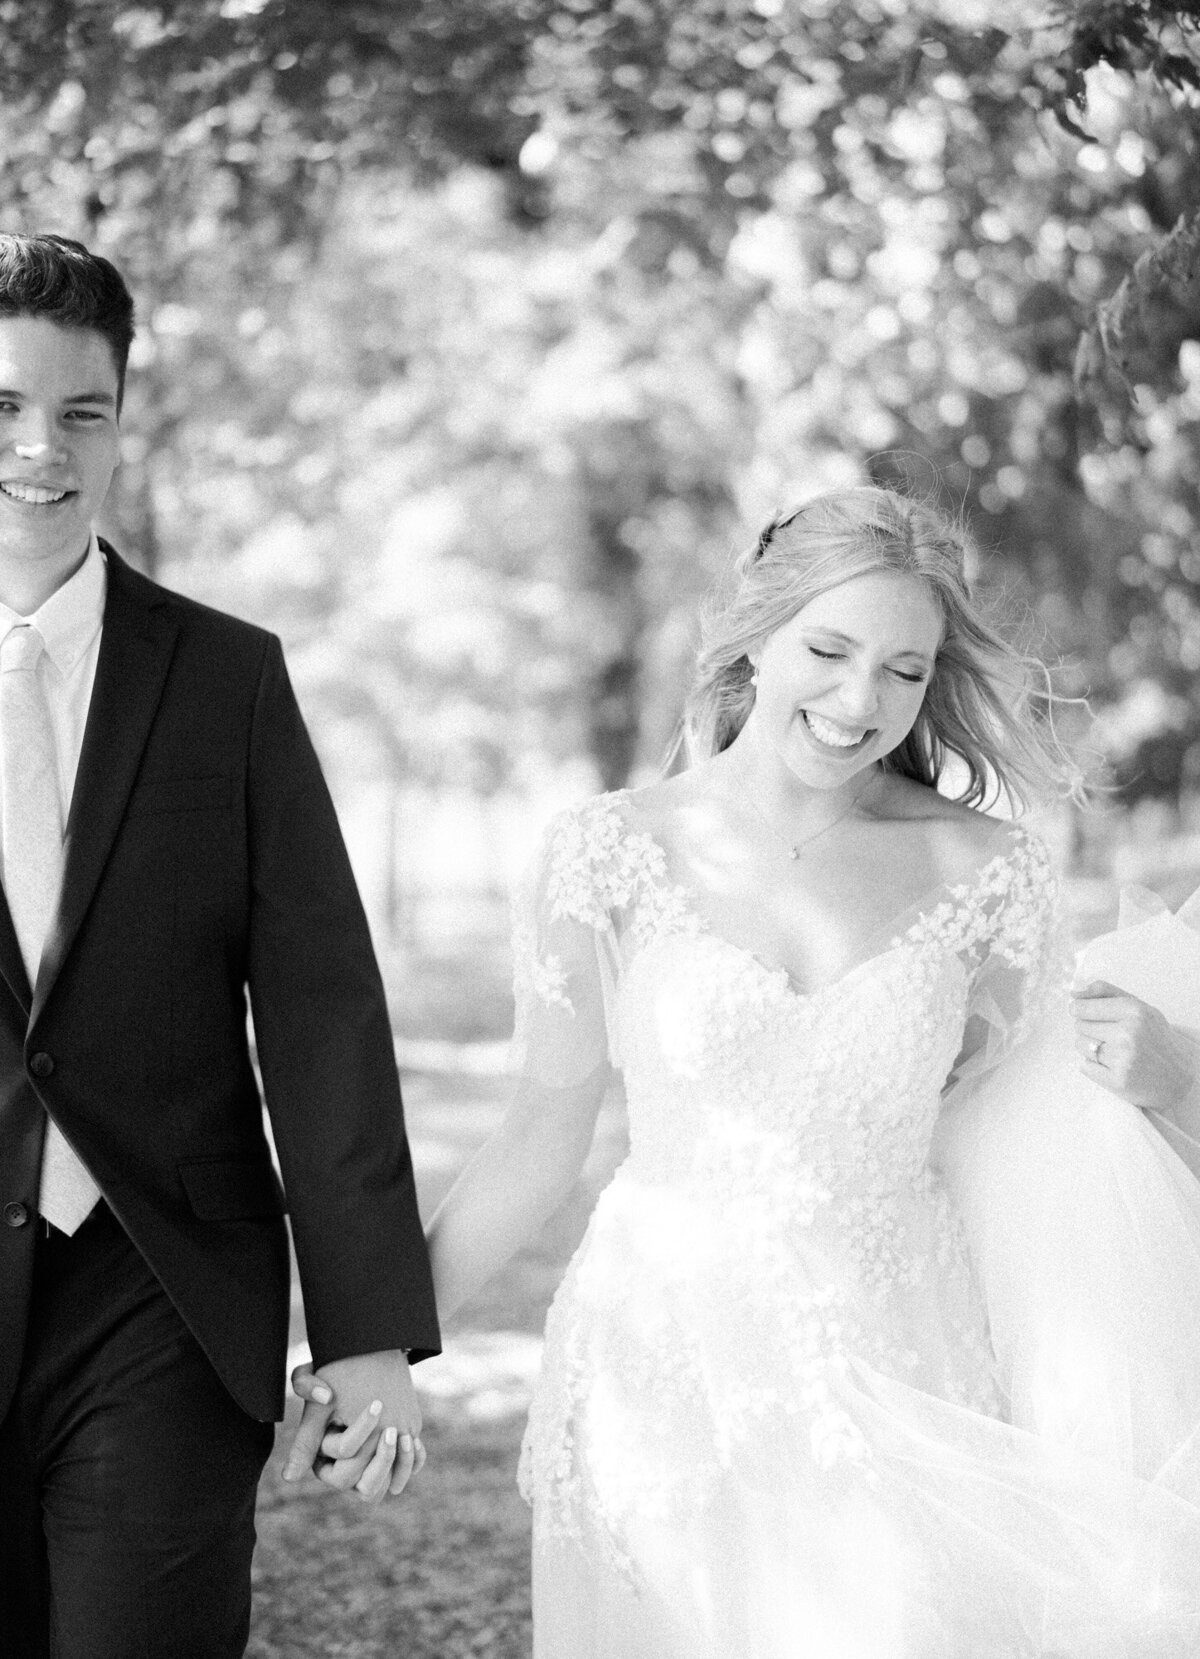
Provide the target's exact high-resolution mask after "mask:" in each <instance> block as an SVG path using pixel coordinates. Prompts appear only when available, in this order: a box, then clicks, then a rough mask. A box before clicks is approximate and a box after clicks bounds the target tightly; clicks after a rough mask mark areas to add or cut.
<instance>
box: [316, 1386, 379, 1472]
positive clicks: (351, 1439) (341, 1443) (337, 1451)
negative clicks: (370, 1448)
mask: <svg viewBox="0 0 1200 1659" xmlns="http://www.w3.org/2000/svg"><path fill="white" fill-rule="evenodd" d="M382 1411H383V1401H382V1400H372V1401H371V1403H370V1405H369V1406H366V1407H365V1408H364V1409H363V1410H362V1411H360V1412H359V1414H358V1416H357V1417H356V1418H355V1419H354V1421H353V1423H351V1424H350V1425H349V1426H348V1427H346V1428H341V1429H334V1430H332V1431H331V1432H330V1433H329V1434H327V1435H326V1436H325V1437H324V1439H323V1440H322V1441H321V1452H322V1454H323V1455H324V1456H325V1457H329V1458H333V1460H334V1461H335V1462H336V1461H337V1460H338V1459H339V1458H343V1457H355V1456H356V1455H357V1454H358V1453H359V1452H361V1451H362V1449H363V1447H364V1446H365V1445H366V1443H367V1441H368V1440H369V1439H370V1437H371V1436H372V1435H373V1434H374V1433H375V1430H376V1429H377V1428H378V1427H379V1418H380V1414H381V1413H382Z"/></svg>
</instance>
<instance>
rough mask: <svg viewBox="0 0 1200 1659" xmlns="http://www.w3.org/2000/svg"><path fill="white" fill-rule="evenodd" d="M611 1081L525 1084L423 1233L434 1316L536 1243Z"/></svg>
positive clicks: (565, 1191) (580, 1159)
mask: <svg viewBox="0 0 1200 1659" xmlns="http://www.w3.org/2000/svg"><path fill="white" fill-rule="evenodd" d="M609 1074H610V1068H609V1066H608V1065H607V1064H602V1065H600V1066H598V1067H597V1068H596V1070H595V1071H593V1072H592V1073H591V1074H590V1076H588V1077H586V1078H584V1079H583V1080H582V1082H580V1083H576V1084H573V1085H571V1087H569V1088H559V1089H556V1088H550V1087H548V1086H547V1085H545V1084H534V1083H531V1082H529V1081H522V1083H521V1084H519V1085H518V1088H517V1092H516V1095H515V1097H514V1099H513V1102H512V1105H511V1106H510V1107H509V1110H508V1112H507V1114H506V1115H505V1118H504V1121H503V1122H502V1123H501V1125H500V1127H499V1128H498V1129H497V1130H496V1131H495V1133H494V1134H492V1135H491V1136H490V1137H489V1138H488V1140H487V1141H485V1142H484V1144H483V1146H481V1147H480V1149H479V1151H478V1152H476V1153H475V1155H474V1157H473V1158H472V1159H471V1160H470V1162H469V1163H468V1164H467V1166H466V1168H465V1169H464V1170H463V1172H462V1174H461V1175H460V1176H459V1177H458V1179H457V1181H455V1183H454V1185H453V1187H452V1188H451V1189H450V1192H449V1193H448V1194H447V1196H446V1198H445V1199H444V1200H443V1202H442V1203H441V1205H440V1206H439V1207H438V1210H437V1213H436V1214H435V1215H434V1218H433V1221H432V1222H431V1223H430V1226H429V1229H428V1235H427V1237H428V1243H429V1253H430V1259H431V1261H432V1264H433V1280H434V1289H435V1291H436V1295H437V1305H438V1312H439V1314H440V1316H441V1317H442V1318H443V1319H450V1318H451V1317H452V1316H453V1315H454V1314H455V1313H456V1312H457V1311H458V1309H459V1308H461V1307H462V1305H463V1303H464V1302H467V1301H469V1300H470V1298H471V1297H472V1296H473V1295H474V1294H475V1292H476V1291H478V1290H479V1289H481V1288H482V1286H483V1285H485V1284H486V1283H487V1281H488V1280H489V1279H490V1278H492V1276H493V1275H494V1274H496V1273H498V1272H499V1270H500V1269H501V1268H502V1267H503V1266H504V1264H505V1263H506V1262H507V1261H508V1260H510V1258H511V1257H512V1256H514V1255H515V1254H516V1252H517V1251H518V1250H519V1249H520V1248H521V1246H522V1245H524V1244H527V1243H528V1242H529V1241H530V1239H532V1238H534V1237H535V1236H536V1234H537V1233H538V1232H539V1231H540V1230H541V1228H542V1226H543V1225H544V1224H545V1222H546V1221H547V1220H548V1218H549V1217H550V1216H551V1215H553V1213H554V1211H555V1210H557V1209H558V1208H559V1207H560V1205H562V1204H563V1203H564V1202H565V1200H566V1198H567V1197H568V1195H569V1194H570V1192H571V1189H572V1187H573V1186H574V1185H575V1182H576V1181H577V1180H578V1179H579V1174H580V1171H581V1170H582V1168H583V1165H584V1161H585V1160H586V1158H587V1155H588V1149H589V1148H590V1146H591V1144H592V1138H593V1135H594V1133H595V1127H596V1114H597V1112H598V1111H599V1108H600V1103H601V1101H602V1099H603V1098H604V1090H605V1086H606V1084H607V1081H608V1077H609Z"/></svg>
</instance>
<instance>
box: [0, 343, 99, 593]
mask: <svg viewBox="0 0 1200 1659" xmlns="http://www.w3.org/2000/svg"><path fill="white" fill-rule="evenodd" d="M117 396H118V382H117V368H116V364H115V363H114V361H113V357H112V352H111V351H110V350H109V346H108V342H107V341H106V340H105V338H104V336H103V335H102V334H97V333H96V332H95V330H94V329H90V328H64V327H62V326H60V325H59V324H58V323H51V322H47V321H46V320H45V319H44V318H42V317H0V565H5V566H7V567H8V568H9V569H10V570H12V569H14V568H15V567H16V566H24V567H27V568H28V574H29V575H31V576H32V575H34V567H36V572H37V574H38V576H39V577H42V578H46V577H52V578H57V580H58V581H65V579H66V577H67V576H69V575H70V573H71V571H72V570H73V569H74V568H75V566H76V565H78V564H79V562H80V560H81V559H82V558H83V556H84V554H85V553H86V551H87V547H88V539H89V536H90V534H91V527H92V520H93V519H94V517H95V515H96V513H97V512H98V510H99V508H100V506H101V504H102V503H103V501H104V498H105V496H106V495H107V494H108V486H109V484H110V483H111V481H112V475H113V472H114V470H115V468H116V465H117V459H118V433H117Z"/></svg>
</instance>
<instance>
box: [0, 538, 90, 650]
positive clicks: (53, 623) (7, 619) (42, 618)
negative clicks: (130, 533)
mask: <svg viewBox="0 0 1200 1659" xmlns="http://www.w3.org/2000/svg"><path fill="white" fill-rule="evenodd" d="M107 585H108V584H107V572H106V570H105V566H104V555H103V553H101V551H100V543H99V542H98V541H97V539H96V532H95V531H94V530H93V531H92V538H91V541H90V542H89V543H88V550H87V553H86V554H85V555H84V560H83V563H82V564H81V565H80V567H79V569H78V570H77V571H76V572H75V574H74V575H73V576H70V577H68V579H67V580H66V581H65V582H64V583H63V585H62V587H60V588H55V590H54V592H53V593H52V594H51V595H50V597H49V599H47V600H46V601H45V603H44V604H42V605H40V606H39V607H38V609H37V610H36V611H34V613H33V615H32V616H18V615H17V613H16V611H14V610H11V609H10V608H9V607H8V606H7V605H5V604H3V603H0V639H3V637H4V635H5V634H7V633H8V631H9V629H10V628H15V627H16V626H17V625H18V624H20V623H23V622H28V623H30V624H31V625H32V626H33V627H35V628H36V629H37V631H38V633H39V634H41V636H42V639H43V640H44V641H45V645H46V655H47V656H48V657H49V659H50V661H51V662H52V663H53V664H54V666H55V668H56V669H57V670H58V672H59V673H60V674H61V675H63V676H64V677H65V676H66V675H68V674H69V673H70V672H71V670H72V669H73V668H74V667H75V665H76V663H77V662H78V661H79V659H80V657H82V656H83V654H84V652H85V651H86V650H87V649H88V647H89V646H90V645H91V643H92V641H93V640H94V639H95V637H96V635H97V634H98V633H99V632H100V625H101V623H102V622H103V620H104V597H105V592H106V589H107Z"/></svg>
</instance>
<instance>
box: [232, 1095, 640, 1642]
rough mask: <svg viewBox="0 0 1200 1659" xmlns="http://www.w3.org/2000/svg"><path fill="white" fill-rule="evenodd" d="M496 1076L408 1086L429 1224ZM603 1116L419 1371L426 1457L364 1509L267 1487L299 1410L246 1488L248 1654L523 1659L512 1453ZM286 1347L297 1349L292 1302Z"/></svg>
mask: <svg viewBox="0 0 1200 1659" xmlns="http://www.w3.org/2000/svg"><path fill="white" fill-rule="evenodd" d="M504 1092H505V1086H504V1083H503V1081H502V1080H501V1079H493V1078H475V1077H466V1078H463V1077H439V1076H431V1075H420V1074H418V1075H416V1076H413V1077H409V1078H406V1083H405V1102H406V1108H407V1115H408V1123H409V1133H410V1137H411V1140H412V1145H413V1156H414V1162H415V1164H416V1168H417V1181H418V1187H419V1189H420V1194H421V1207H422V1210H423V1212H424V1213H425V1214H426V1215H428V1214H429V1213H430V1212H431V1210H432V1209H433V1208H434V1207H435V1206H436V1205H437V1203H438V1202H439V1201H440V1199H441V1197H442V1195H443V1193H444V1192H445V1191H446V1189H447V1187H448V1186H449V1184H450V1182H451V1180H452V1179H453V1177H454V1175H455V1173H456V1172H457V1171H458V1169H459V1168H461V1166H462V1164H463V1163H464V1162H465V1161H466V1159H467V1157H468V1156H469V1155H470V1153H471V1151H472V1150H473V1148H474V1147H475V1146H476V1145H478V1143H479V1142H480V1141H481V1140H482V1139H483V1138H484V1136H485V1135H486V1134H487V1133H488V1131H489V1129H490V1128H491V1126H492V1124H493V1123H494V1122H495V1121H496V1119H497V1117H498V1115H499V1113H500V1112H501V1111H502V1110H503V1105H504ZM623 1144H624V1143H623V1130H622V1120H621V1114H620V1111H619V1109H616V1108H613V1109H606V1111H605V1112H604V1114H602V1118H601V1124H600V1131H599V1133H598V1135H597V1141H596V1146H595V1148H594V1150H593V1154H592V1157H591V1159H590V1160H589V1164H588V1167H587V1170H586V1171H585V1173H584V1177H583V1180H582V1181H581V1183H580V1187H579V1191H578V1193H577V1195H576V1196H575V1198H574V1199H573V1200H572V1201H571V1202H570V1203H569V1204H568V1205H567V1206H566V1207H565V1208H564V1210H563V1211H562V1212H561V1213H560V1214H559V1215H557V1216H555V1217H554V1218H553V1220H552V1221H551V1222H550V1223H549V1225H548V1226H547V1228H546V1229H545V1232H544V1234H543V1236H542V1238H541V1239H540V1240H539V1241H538V1242H537V1244H536V1245H535V1246H533V1247H531V1248H530V1249H529V1250H526V1251H524V1252H523V1253H522V1254H521V1255H520V1256H518V1257H517V1258H516V1260H515V1261H514V1262H513V1263H512V1264H511V1265H510V1266H509V1267H508V1268H506V1269H505V1270H504V1271H503V1272H502V1273H500V1274H499V1275H497V1277H496V1279H495V1280H494V1281H493V1282H492V1284H491V1285H489V1286H488V1287H487V1290H486V1292H485V1294H484V1295H482V1296H480V1297H479V1299H478V1301H477V1302H476V1303H475V1304H474V1305H473V1306H472V1307H470V1308H467V1309H465V1310H464V1312H463V1315H462V1317H461V1318H460V1319H459V1320H458V1321H456V1323H455V1325H454V1327H453V1328H452V1329H451V1330H450V1331H448V1332H447V1333H446V1347H447V1352H446V1353H445V1354H444V1355H443V1356H442V1357H441V1358H440V1359H437V1360H429V1361H426V1362H425V1363H424V1364H423V1365H421V1366H419V1367H418V1368H417V1370H416V1372H415V1376H416V1379H417V1384H418V1388H419V1390H420V1393H421V1397H422V1406H423V1409H424V1412H425V1424H426V1427H425V1436H424V1438H425V1442H426V1445H427V1447H428V1451H429V1462H428V1464H427V1465H426V1467H425V1469H424V1470H423V1471H422V1473H421V1475H420V1477H419V1478H418V1479H417V1480H416V1481H415V1482H414V1483H413V1485H412V1487H411V1489H410V1490H409V1492H407V1493H405V1494H404V1496H403V1497H401V1498H399V1499H391V1500H389V1501H387V1502H385V1503H384V1504H383V1505H381V1506H380V1507H378V1508H375V1509H370V1508H367V1507H366V1506H365V1505H363V1504H361V1503H360V1502H359V1501H358V1500H357V1499H355V1498H353V1497H346V1496H342V1495H339V1494H335V1493H331V1492H329V1491H328V1490H327V1489H326V1488H324V1487H323V1486H321V1485H320V1484H319V1482H317V1481H316V1480H315V1479H313V1480H309V1481H305V1482H303V1483H299V1484H297V1485H295V1486H285V1485H284V1484H283V1482H282V1481H281V1480H280V1478H279V1468H280V1464H281V1462H282V1453H283V1447H284V1445H285V1444H286V1434H287V1431H288V1429H289V1428H290V1426H291V1424H292V1423H293V1422H294V1420H295V1416H296V1406H297V1402H295V1401H292V1402H291V1404H290V1407H289V1416H288V1421H287V1423H286V1424H285V1425H284V1431H283V1432H282V1433H281V1434H280V1435H279V1436H278V1437H277V1440H276V1448H275V1455H274V1457H273V1458H272V1459H271V1461H270V1463H269V1464H268V1466H267V1469H266V1471H265V1472H264V1475H263V1478H262V1483H261V1486H260V1488H259V1506H258V1533H259V1544H258V1551H257V1553H256V1556H255V1611H254V1619H253V1624H252V1627H251V1636H250V1645H249V1647H248V1649H247V1653H248V1655H249V1659H318V1656H321V1659H324V1656H330V1659H334V1656H336V1659H465V1656H467V1655H476V1654H487V1655H488V1659H526V1656H527V1655H528V1653H529V1651H530V1626H529V1511H528V1509H527V1508H526V1506H525V1504H524V1503H523V1502H522V1500H521V1498H520V1496H519V1494H518V1492H517V1489H516V1471H517V1457H518V1452H519V1450H520V1444H521V1434H522V1431H523V1429H524V1423H525V1412H526V1408H527V1406H528V1401H529V1389H530V1385H531V1383H532V1379H533V1376H534V1374H535V1372H536V1367H537V1361H538V1353H539V1346H540V1345H539V1340H538V1339H539V1336H540V1332H541V1329H542V1324H543V1321H544V1319H545V1314H546V1308H547V1306H548V1304H549V1300H550V1297H551V1296H552V1295H553V1293H554V1288H555V1286H556V1284H557V1283H558V1279H559V1277H560V1276H561V1273H562V1270H563V1267H564V1266H565V1264H566V1261H567V1258H568V1257H569V1255H570V1253H571V1251H572V1250H573V1249H574V1247H575V1245H576V1243H577V1242H578V1240H579V1238H580V1237H581V1235H582V1232H583V1228H584V1226H585V1225H586V1220H587V1215H588V1213H589V1211H590V1209H591V1205H592V1203H593V1201H594V1197H595V1194H596V1192H597V1191H598V1190H599V1187H600V1186H601V1185H602V1184H603V1183H604V1181H605V1180H607V1177H608V1174H609V1172H610V1171H611V1170H612V1168H613V1167H615V1164H616V1163H617V1161H618V1160H619V1158H620V1156H621V1154H622V1149H623ZM293 1335H294V1337H295V1339H296V1341H297V1342H299V1341H300V1340H302V1337H303V1324H302V1320H301V1316H300V1311H299V1307H298V1306H297V1308H296V1310H295V1325H294V1331H293Z"/></svg>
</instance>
